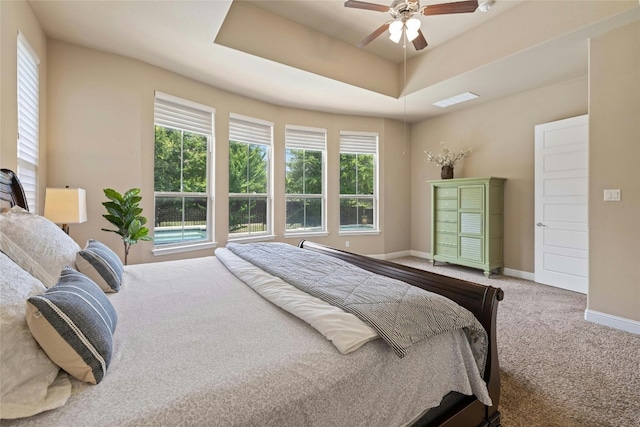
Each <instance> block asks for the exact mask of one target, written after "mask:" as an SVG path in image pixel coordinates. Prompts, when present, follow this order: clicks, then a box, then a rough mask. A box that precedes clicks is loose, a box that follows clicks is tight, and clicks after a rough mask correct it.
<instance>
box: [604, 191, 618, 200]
mask: <svg viewBox="0 0 640 427" xmlns="http://www.w3.org/2000/svg"><path fill="white" fill-rule="evenodd" d="M604 201H605V202H619V201H620V190H619V189H617V190H604Z"/></svg>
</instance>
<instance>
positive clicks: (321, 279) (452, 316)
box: [227, 243, 488, 372]
mask: <svg viewBox="0 0 640 427" xmlns="http://www.w3.org/2000/svg"><path fill="white" fill-rule="evenodd" d="M227 248H228V249H229V250H230V251H231V252H233V253H235V254H236V255H238V256H239V257H241V258H243V259H245V260H246V261H249V262H251V263H252V264H254V265H256V266H258V267H260V268H261V269H263V270H265V271H267V272H268V273H270V274H272V275H274V276H277V277H279V278H281V279H283V280H285V281H286V282H288V283H290V284H291V285H293V286H295V287H297V288H299V289H301V290H303V291H305V292H307V293H308V294H311V295H313V296H315V297H317V298H320V299H322V300H324V301H326V302H328V303H330V304H332V305H335V306H336V307H340V308H342V309H343V310H345V311H347V312H349V313H352V314H354V315H355V316H357V317H358V318H360V319H361V320H362V321H364V322H365V323H367V324H368V325H370V326H371V327H372V328H373V329H375V330H376V331H377V332H378V334H380V336H381V337H382V339H383V340H384V341H385V342H387V343H388V344H389V345H390V346H391V347H392V348H393V349H394V350H395V352H396V353H397V354H398V356H400V357H404V356H405V355H406V353H407V349H408V348H409V347H410V346H411V345H412V344H414V343H416V342H418V341H420V340H422V339H425V338H427V337H430V336H433V335H436V334H440V333H443V332H449V331H453V330H457V329H463V330H464V331H465V333H466V335H467V338H468V340H469V343H470V345H471V349H472V351H473V354H474V356H475V359H476V363H478V369H479V370H480V372H483V371H484V366H485V363H486V358H487V350H488V339H487V333H486V331H485V330H484V328H483V327H482V325H481V324H480V322H479V321H478V320H477V319H476V318H475V316H474V315H473V314H472V313H471V312H470V311H469V310H467V309H465V308H463V307H461V306H460V305H458V304H457V303H455V302H454V301H452V300H450V299H448V298H446V297H444V296H442V295H439V294H436V293H433V292H429V291H426V290H424V289H421V288H418V287H415V286H412V285H409V284H408V283H405V282H402V281H400V280H397V279H392V278H389V277H386V276H382V275H379V274H376V273H372V272H370V271H367V270H364V269H362V268H360V267H357V266H354V265H352V264H349V263H348V262H346V261H343V260H340V259H338V258H333V257H331V256H328V255H324V254H318V253H316V252H311V251H307V250H304V249H301V248H298V247H296V246H292V245H289V244H286V243H245V244H238V243H228V244H227Z"/></svg>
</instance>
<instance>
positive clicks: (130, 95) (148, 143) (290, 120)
mask: <svg viewBox="0 0 640 427" xmlns="http://www.w3.org/2000/svg"><path fill="white" fill-rule="evenodd" d="M49 83H50V84H49V86H50V92H49V111H50V113H49V123H50V126H49V141H50V148H49V155H48V159H47V160H48V167H49V175H48V177H49V180H48V182H47V185H49V186H63V185H69V186H71V187H75V186H79V187H83V188H85V189H86V190H87V203H88V216H89V220H88V221H87V222H86V223H84V224H78V225H73V226H72V227H71V235H72V237H74V239H76V241H78V242H79V243H80V244H84V241H85V240H86V239H87V238H97V239H99V240H101V241H104V242H105V243H107V244H108V245H109V246H111V247H112V248H114V249H116V250H118V253H121V252H122V249H121V245H122V243H121V241H120V240H119V236H117V235H114V234H110V233H106V232H103V231H101V230H100V228H101V227H107V226H108V225H109V224H108V223H107V221H106V220H105V219H103V218H102V214H103V213H104V208H103V206H102V205H101V202H102V201H104V200H105V198H104V195H103V192H102V189H103V188H105V187H112V188H115V189H117V190H118V191H124V190H126V189H128V188H131V187H140V188H141V190H142V196H143V203H142V207H143V209H144V215H145V216H147V217H152V216H153V138H154V136H153V97H154V91H155V90H159V91H161V92H164V93H168V94H171V95H175V96H178V97H181V98H184V99H188V100H191V101H194V102H198V103H200V104H204V105H208V106H211V107H213V108H215V109H216V114H215V139H216V149H215V175H216V184H215V238H216V240H217V241H218V243H219V244H220V245H224V244H225V243H226V239H227V233H226V230H227V224H228V214H227V205H228V196H227V188H228V165H227V162H228V148H227V147H228V144H227V141H228V120H229V114H230V113H231V112H233V113H237V114H242V115H245V116H250V117H255V118H259V119H262V120H268V121H271V122H273V123H274V125H275V126H274V135H275V141H274V160H275V165H274V181H275V182H274V200H275V205H274V214H275V215H274V217H275V219H276V221H275V224H274V228H275V230H274V231H275V234H276V235H277V236H278V237H277V240H282V241H287V242H290V243H297V242H298V240H299V239H300V238H299V237H296V238H289V239H284V238H283V237H282V236H283V232H284V224H283V223H282V222H280V221H278V219H282V218H284V173H283V171H284V154H283V153H284V151H283V148H284V127H285V124H296V125H302V126H312V127H319V128H326V129H327V131H328V149H327V151H328V153H327V154H328V159H329V162H328V164H329V170H328V177H329V179H328V187H329V194H333V195H336V194H337V192H338V191H339V182H338V177H339V173H338V158H339V151H338V143H339V132H340V131H341V130H353V131H372V132H378V133H379V134H380V151H381V153H383V155H382V156H381V158H382V159H383V162H384V163H383V164H382V165H381V168H380V178H381V182H382V183H383V185H381V188H380V195H381V200H382V204H381V206H380V211H381V212H384V214H385V218H397V219H398V220H399V221H402V224H401V225H398V224H395V223H393V222H392V223H390V221H388V220H386V221H384V222H383V223H382V224H381V228H382V233H381V234H379V235H373V236H353V235H351V236H338V234H337V230H338V215H339V204H338V199H337V198H336V197H329V200H328V207H327V208H328V221H329V222H328V231H329V236H328V237H319V238H313V240H314V241H318V242H321V243H326V244H330V245H333V246H336V247H339V248H344V247H345V242H346V241H347V240H348V241H349V242H350V249H352V250H354V251H358V252H363V253H368V254H385V253H388V252H390V251H397V250H401V249H402V250H407V249H408V248H409V228H408V224H409V215H410V212H409V211H408V209H407V206H408V200H409V197H410V192H409V191H410V184H409V179H410V175H409V173H408V168H407V167H406V164H407V163H406V158H407V157H406V155H403V153H402V152H401V151H398V150H396V144H398V143H399V138H401V136H402V133H401V132H400V130H401V128H402V124H399V123H398V122H394V121H391V120H385V119H379V118H366V117H355V116H345V115H335V114H326V113H318V112H312V111H306V110H297V109H290V108H282V107H278V106H274V105H270V104H266V103H263V102H259V101H255V100H252V99H248V98H244V97H241V96H238V95H234V94H230V93H228V92H225V91H223V90H220V89H217V88H213V87H211V86H207V85H205V84H201V83H198V82H196V81H193V80H191V79H188V78H185V77H182V76H179V75H177V74H174V73H172V72H169V71H166V70H163V69H160V68H157V67H154V66H151V65H148V64H145V63H143V62H140V61H136V60H132V59H129V58H125V57H122V56H118V55H112V54H108V53H104V52H100V51H96V50H92V49H88V48H83V47H79V46H76V45H71V44H68V43H64V42H60V41H54V40H50V42H49ZM388 180H392V182H393V185H390V184H389V181H388ZM387 228H388V229H389V231H387V230H386V229H387ZM152 246H153V244H152V243H150V242H141V243H138V244H137V245H135V246H134V247H133V248H132V250H131V253H130V255H129V257H130V258H129V259H130V262H131V263H138V262H150V261H161V260H165V259H170V258H171V259H173V258H182V257H191V256H195V255H209V254H211V253H212V251H211V250H207V251H200V252H191V253H187V254H181V255H174V256H160V257H154V256H153V255H152V254H151V249H152Z"/></svg>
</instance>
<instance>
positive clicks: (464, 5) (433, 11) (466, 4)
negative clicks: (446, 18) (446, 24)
mask: <svg viewBox="0 0 640 427" xmlns="http://www.w3.org/2000/svg"><path fill="white" fill-rule="evenodd" d="M477 8H478V0H467V1H455V2H452V3H440V4H430V5H427V6H424V7H423V8H422V9H420V13H421V14H423V15H425V16H429V15H446V14H449V13H469V12H475V10H476V9H477Z"/></svg>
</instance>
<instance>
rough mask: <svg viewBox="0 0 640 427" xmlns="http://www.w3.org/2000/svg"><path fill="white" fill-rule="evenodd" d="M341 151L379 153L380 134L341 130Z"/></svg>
mask: <svg viewBox="0 0 640 427" xmlns="http://www.w3.org/2000/svg"><path fill="white" fill-rule="evenodd" d="M340 152H341V153H349V154H373V155H377V154H378V135H377V134H375V133H365V132H340Z"/></svg>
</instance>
